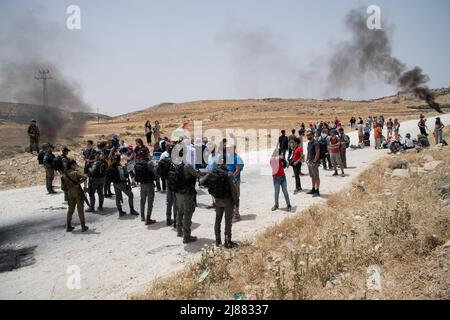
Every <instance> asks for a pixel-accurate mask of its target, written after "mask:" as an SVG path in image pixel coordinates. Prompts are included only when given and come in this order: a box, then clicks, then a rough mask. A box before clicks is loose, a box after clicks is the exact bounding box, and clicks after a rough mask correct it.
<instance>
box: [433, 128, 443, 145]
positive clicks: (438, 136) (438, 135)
mask: <svg viewBox="0 0 450 320" xmlns="http://www.w3.org/2000/svg"><path fill="white" fill-rule="evenodd" d="M434 136H435V138H436V144H439V143H444V139H443V137H442V130H435V131H434Z"/></svg>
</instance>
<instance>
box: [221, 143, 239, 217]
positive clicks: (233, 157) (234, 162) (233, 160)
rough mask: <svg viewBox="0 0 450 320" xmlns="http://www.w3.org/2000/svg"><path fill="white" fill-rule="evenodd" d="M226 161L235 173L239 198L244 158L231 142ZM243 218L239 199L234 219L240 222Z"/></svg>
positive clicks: (229, 168) (228, 146)
mask: <svg viewBox="0 0 450 320" xmlns="http://www.w3.org/2000/svg"><path fill="white" fill-rule="evenodd" d="M225 151H226V153H225V159H224V160H225V162H226V164H227V168H228V171H230V172H232V173H233V177H234V184H235V185H236V189H237V193H238V198H240V197H241V172H242V170H244V160H242V158H241V156H240V155H239V154H237V152H236V146H235V145H233V144H229V145H227V146H226V149H225ZM240 220H241V214H240V212H239V201H238V202H237V203H235V205H234V213H233V221H234V222H238V221H240Z"/></svg>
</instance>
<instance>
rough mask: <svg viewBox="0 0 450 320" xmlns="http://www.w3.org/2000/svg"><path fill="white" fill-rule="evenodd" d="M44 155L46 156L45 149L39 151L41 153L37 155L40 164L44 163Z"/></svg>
mask: <svg viewBox="0 0 450 320" xmlns="http://www.w3.org/2000/svg"><path fill="white" fill-rule="evenodd" d="M44 156H45V151H44V150H41V151H39V154H38V156H37V159H38V163H39V164H44Z"/></svg>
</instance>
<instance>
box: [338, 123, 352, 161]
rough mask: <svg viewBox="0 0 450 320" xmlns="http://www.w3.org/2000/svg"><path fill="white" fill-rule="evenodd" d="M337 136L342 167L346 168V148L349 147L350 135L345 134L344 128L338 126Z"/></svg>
mask: <svg viewBox="0 0 450 320" xmlns="http://www.w3.org/2000/svg"><path fill="white" fill-rule="evenodd" d="M339 137H340V139H341V160H342V166H343V167H344V169H347V149H348V148H349V147H350V137H349V136H348V135H346V134H345V132H344V128H342V127H340V128H339Z"/></svg>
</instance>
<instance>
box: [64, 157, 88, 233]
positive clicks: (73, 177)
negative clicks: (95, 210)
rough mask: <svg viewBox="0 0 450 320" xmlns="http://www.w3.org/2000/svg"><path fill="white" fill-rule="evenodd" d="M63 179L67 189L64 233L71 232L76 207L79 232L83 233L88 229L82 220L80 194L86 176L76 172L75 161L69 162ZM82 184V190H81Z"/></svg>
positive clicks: (81, 197) (82, 210)
mask: <svg viewBox="0 0 450 320" xmlns="http://www.w3.org/2000/svg"><path fill="white" fill-rule="evenodd" d="M63 179H64V182H65V185H66V187H67V193H68V197H69V199H68V200H69V201H68V202H69V210H68V211H67V225H66V231H67V232H71V231H72V230H73V229H74V227H73V226H72V216H73V213H74V211H75V207H76V208H77V210H78V216H79V217H80V223H81V232H85V231H87V230H88V229H89V228H88V227H87V226H86V223H85V219H84V196H83V194H82V192H83V191H84V190H86V180H87V176H86V175H84V174H82V173H81V172H80V171H78V170H77V165H76V162H75V160H70V161H69V163H68V166H67V168H66V171H65V173H64V176H63ZM82 183H83V184H84V189H82V188H81V184H82Z"/></svg>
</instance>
